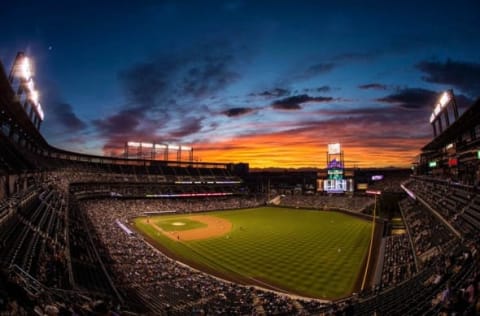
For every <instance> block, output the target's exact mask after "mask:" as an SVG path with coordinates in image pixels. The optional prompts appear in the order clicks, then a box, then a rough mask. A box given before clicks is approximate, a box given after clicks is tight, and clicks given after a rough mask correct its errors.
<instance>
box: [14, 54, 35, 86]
mask: <svg viewBox="0 0 480 316" xmlns="http://www.w3.org/2000/svg"><path fill="white" fill-rule="evenodd" d="M17 67H18V68H17V70H18V72H17V76H19V77H21V78H23V79H25V80H28V79H30V78H31V77H32V67H31V64H30V59H28V57H23V58H22V59H21V60H20V61H19V62H18V64H17Z"/></svg>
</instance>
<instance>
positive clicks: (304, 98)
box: [272, 94, 333, 110]
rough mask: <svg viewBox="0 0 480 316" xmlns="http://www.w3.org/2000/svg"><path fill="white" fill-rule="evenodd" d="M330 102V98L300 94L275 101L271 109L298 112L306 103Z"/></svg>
mask: <svg viewBox="0 0 480 316" xmlns="http://www.w3.org/2000/svg"><path fill="white" fill-rule="evenodd" d="M332 100H333V98H331V97H312V96H309V95H308V94H301V95H294V96H291V97H287V98H283V99H279V100H276V101H275V102H273V103H272V108H274V109H276V110H300V109H301V108H302V106H301V105H302V104H303V103H306V102H330V101H332Z"/></svg>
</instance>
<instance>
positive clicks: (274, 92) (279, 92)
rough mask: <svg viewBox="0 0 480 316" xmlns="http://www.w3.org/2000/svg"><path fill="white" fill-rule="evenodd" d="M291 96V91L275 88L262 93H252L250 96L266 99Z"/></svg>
mask: <svg viewBox="0 0 480 316" xmlns="http://www.w3.org/2000/svg"><path fill="white" fill-rule="evenodd" d="M289 94H290V90H287V89H283V88H274V89H271V90H265V91H263V92H260V93H250V94H249V96H254V97H256V96H259V97H266V98H278V97H283V96H286V95H289Z"/></svg>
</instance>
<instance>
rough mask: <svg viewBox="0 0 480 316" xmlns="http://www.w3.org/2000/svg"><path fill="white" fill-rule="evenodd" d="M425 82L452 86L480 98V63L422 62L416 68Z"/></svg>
mask: <svg viewBox="0 0 480 316" xmlns="http://www.w3.org/2000/svg"><path fill="white" fill-rule="evenodd" d="M415 67H416V68H417V69H419V70H420V71H422V72H423V73H424V74H425V76H424V77H422V79H423V80H425V81H427V82H432V83H440V84H447V85H451V86H453V87H455V88H457V89H459V90H461V91H463V92H464V93H467V94H469V95H471V96H473V97H478V96H480V80H479V78H480V63H473V62H465V61H455V60H452V59H447V60H446V61H445V62H441V61H426V60H424V61H421V62H419V63H418V64H417V65H416V66H415Z"/></svg>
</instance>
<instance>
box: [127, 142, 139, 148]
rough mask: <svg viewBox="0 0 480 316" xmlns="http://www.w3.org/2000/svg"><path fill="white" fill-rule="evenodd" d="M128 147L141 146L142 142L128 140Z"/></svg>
mask: <svg viewBox="0 0 480 316" xmlns="http://www.w3.org/2000/svg"><path fill="white" fill-rule="evenodd" d="M127 146H128V147H140V143H137V142H128V143H127Z"/></svg>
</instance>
